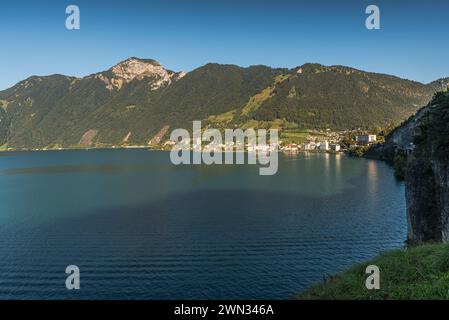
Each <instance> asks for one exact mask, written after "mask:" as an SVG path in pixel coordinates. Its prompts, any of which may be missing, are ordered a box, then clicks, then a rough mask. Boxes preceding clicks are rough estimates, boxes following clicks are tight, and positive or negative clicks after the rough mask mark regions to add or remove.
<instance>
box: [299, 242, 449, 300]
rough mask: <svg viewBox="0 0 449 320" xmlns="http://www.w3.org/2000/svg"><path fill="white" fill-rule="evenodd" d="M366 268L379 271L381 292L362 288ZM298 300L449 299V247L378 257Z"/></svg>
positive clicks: (433, 247)
mask: <svg viewBox="0 0 449 320" xmlns="http://www.w3.org/2000/svg"><path fill="white" fill-rule="evenodd" d="M368 265H376V266H378V267H379V269H380V289H379V290H368V289H366V287H365V280H366V277H367V275H366V274H365V269H366V267H367V266H368ZM299 298H300V299H339V300H353V299H375V300H403V299H413V300H415V299H416V300H421V299H449V245H447V244H439V245H422V246H417V247H412V248H410V249H407V250H396V251H391V252H387V253H384V254H381V255H380V256H378V257H377V258H375V259H373V260H372V261H369V262H367V263H363V264H360V265H358V266H355V267H353V268H351V269H349V270H347V271H345V272H343V273H342V274H339V275H337V276H335V277H332V278H331V279H328V280H327V281H326V282H325V283H321V284H316V285H314V286H312V287H311V288H309V289H308V290H307V291H305V292H304V293H303V294H302V295H301V296H300V297H299Z"/></svg>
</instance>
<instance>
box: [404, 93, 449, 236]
mask: <svg viewBox="0 0 449 320" xmlns="http://www.w3.org/2000/svg"><path fill="white" fill-rule="evenodd" d="M410 123H413V125H412V126H411V125H409V128H408V129H407V128H405V129H402V130H401V131H403V132H406V130H412V131H413V134H412V136H413V143H414V148H413V151H411V152H410V153H409V155H408V159H407V167H406V174H405V184H406V201H407V217H408V242H409V243H413V244H416V243H423V242H435V241H436V242H449V94H448V93H440V94H437V95H436V96H435V98H434V99H433V100H432V102H431V103H430V104H429V106H427V107H426V108H425V109H423V110H422V111H421V112H420V114H419V117H417V118H416V119H412V122H410ZM404 130H405V131H404Z"/></svg>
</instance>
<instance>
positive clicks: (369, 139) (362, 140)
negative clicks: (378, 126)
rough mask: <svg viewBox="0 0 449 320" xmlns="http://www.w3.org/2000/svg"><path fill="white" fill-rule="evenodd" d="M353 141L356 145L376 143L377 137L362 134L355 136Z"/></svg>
mask: <svg viewBox="0 0 449 320" xmlns="http://www.w3.org/2000/svg"><path fill="white" fill-rule="evenodd" d="M355 141H356V142H357V143H358V144H370V143H374V142H376V141H377V136H376V135H375V134H364V135H360V136H355Z"/></svg>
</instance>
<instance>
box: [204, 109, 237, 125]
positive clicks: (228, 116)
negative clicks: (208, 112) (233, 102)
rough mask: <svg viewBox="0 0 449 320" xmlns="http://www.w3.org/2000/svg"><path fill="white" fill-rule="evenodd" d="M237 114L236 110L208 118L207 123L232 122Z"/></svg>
mask: <svg viewBox="0 0 449 320" xmlns="http://www.w3.org/2000/svg"><path fill="white" fill-rule="evenodd" d="M235 113H236V110H231V111H228V112H225V113H222V114H219V115H216V116H209V117H208V118H207V121H209V122H212V123H222V122H225V123H227V122H230V121H232V119H234V114H235Z"/></svg>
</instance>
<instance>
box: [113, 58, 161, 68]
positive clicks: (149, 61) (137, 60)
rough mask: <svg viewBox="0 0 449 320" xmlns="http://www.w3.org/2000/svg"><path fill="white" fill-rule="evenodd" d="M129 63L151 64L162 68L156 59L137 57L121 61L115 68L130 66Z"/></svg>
mask: <svg viewBox="0 0 449 320" xmlns="http://www.w3.org/2000/svg"><path fill="white" fill-rule="evenodd" d="M129 63H141V64H151V65H153V66H161V64H160V63H159V62H158V61H156V60H154V59H142V58H137V57H129V58H128V59H126V60H123V61H120V62H119V63H117V64H116V65H115V66H119V65H122V64H129Z"/></svg>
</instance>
